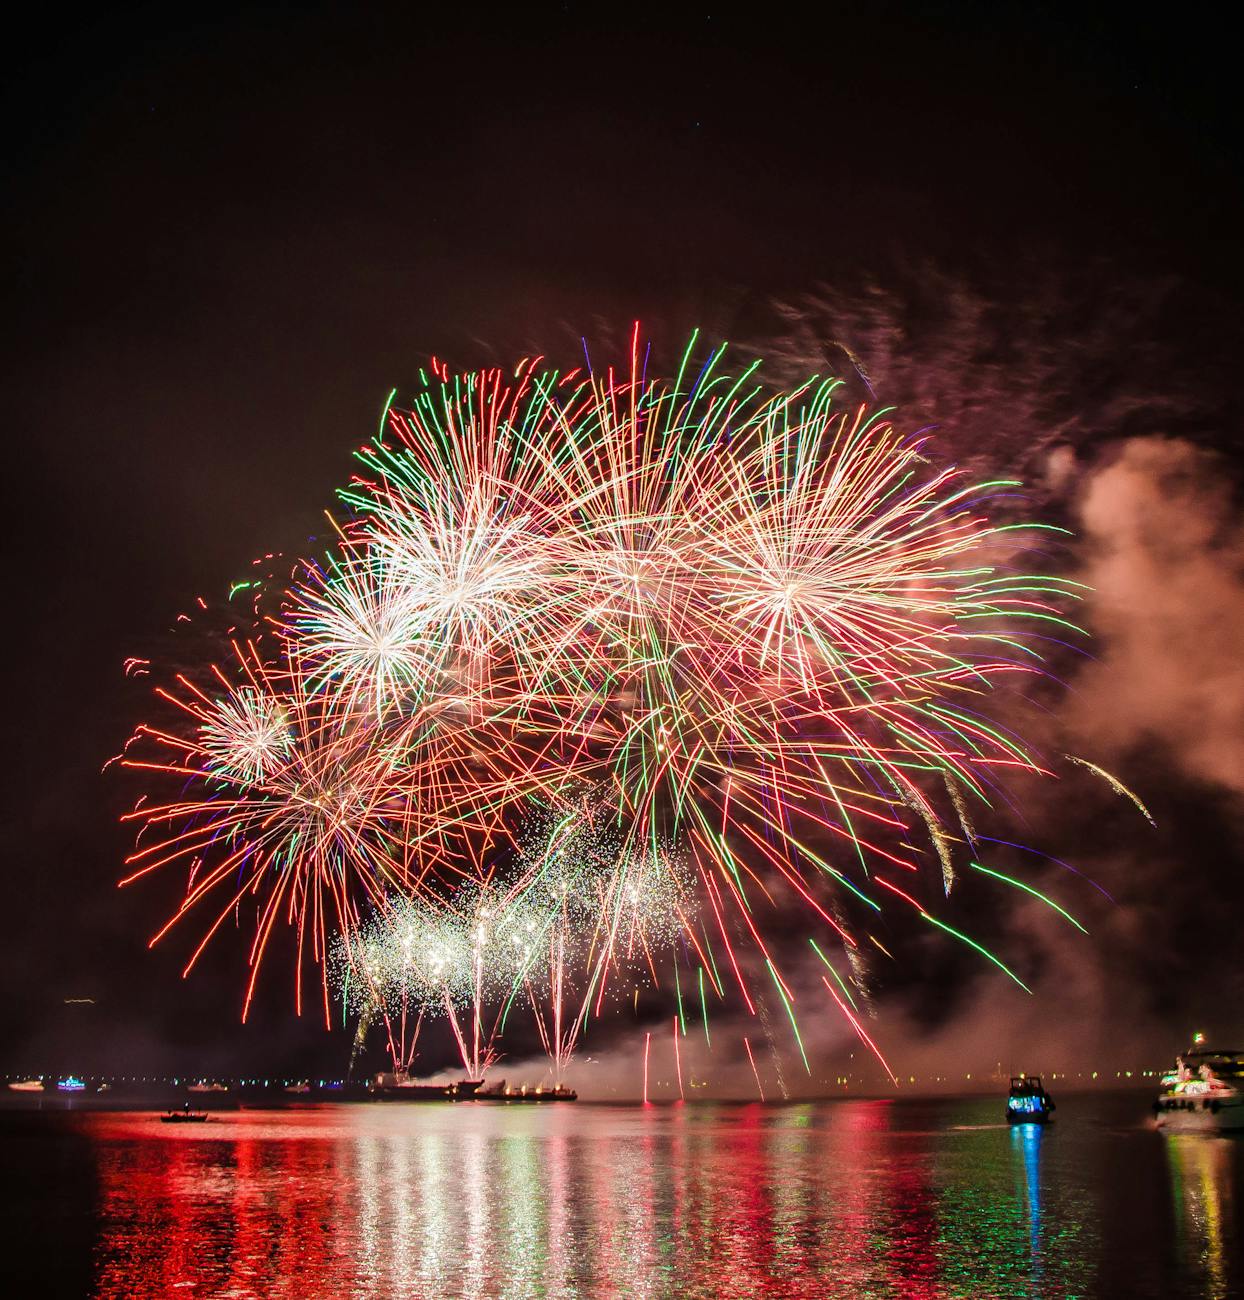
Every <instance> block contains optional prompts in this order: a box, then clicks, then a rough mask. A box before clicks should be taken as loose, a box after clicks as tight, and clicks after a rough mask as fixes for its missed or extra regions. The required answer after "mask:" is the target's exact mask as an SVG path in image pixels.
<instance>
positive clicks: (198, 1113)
mask: <svg viewBox="0 0 1244 1300" xmlns="http://www.w3.org/2000/svg"><path fill="white" fill-rule="evenodd" d="M160 1123H161V1124H206V1123H207V1111H205V1110H191V1109H190V1103H189V1102H187V1103H186V1106H185V1108H184V1109H183V1110H170V1111H169V1112H168V1113H167V1114H164V1115H161V1116H160Z"/></svg>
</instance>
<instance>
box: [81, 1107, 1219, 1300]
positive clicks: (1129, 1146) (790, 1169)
mask: <svg viewBox="0 0 1244 1300" xmlns="http://www.w3.org/2000/svg"><path fill="white" fill-rule="evenodd" d="M1114 1105H1115V1111H1111V1110H1110V1108H1109V1106H1108V1105H1107V1104H1106V1102H1105V1101H1103V1099H1100V1098H1083V1099H1077V1101H1075V1102H1073V1101H1072V1100H1071V1099H1068V1100H1067V1101H1065V1102H1064V1103H1063V1105H1061V1106H1060V1111H1059V1123H1057V1124H1056V1125H1054V1126H1053V1127H1052V1128H1051V1129H1050V1130H1048V1131H1047V1130H1042V1129H1041V1128H1038V1127H1035V1126H1027V1125H1024V1126H1016V1127H1014V1128H1010V1129H1008V1127H1007V1126H1006V1125H1005V1124H1002V1123H995V1122H993V1121H994V1119H995V1118H996V1117H997V1116H998V1114H1000V1112H1001V1103H1000V1102H998V1101H996V1100H972V1101H954V1102H949V1101H944V1102H894V1103H890V1102H884V1101H877V1102H867V1101H858V1102H835V1103H830V1104H825V1105H807V1106H787V1107H762V1106H759V1105H754V1106H733V1107H730V1106H711V1105H697V1106H688V1107H660V1108H655V1107H650V1108H648V1109H643V1108H640V1107H622V1106H589V1105H584V1104H582V1103H580V1104H579V1105H577V1106H548V1107H539V1108H536V1107H529V1108H518V1107H514V1108H504V1107H495V1106H487V1105H478V1104H466V1105H457V1106H448V1105H427V1106H400V1105H394V1106H387V1107H386V1106H338V1107H325V1108H322V1109H318V1108H311V1107H308V1108H305V1109H297V1110H290V1111H280V1112H265V1111H240V1112H234V1113H225V1114H220V1115H217V1116H214V1117H213V1120H212V1122H211V1123H210V1124H208V1125H204V1126H203V1127H202V1128H200V1127H198V1126H192V1127H171V1126H162V1125H160V1124H159V1123H158V1122H157V1121H156V1120H155V1119H154V1118H153V1117H151V1116H148V1115H128V1114H116V1115H89V1116H80V1117H78V1118H77V1119H76V1120H75V1121H74V1123H75V1124H76V1126H77V1127H78V1129H79V1131H80V1132H83V1133H85V1134H86V1135H87V1136H88V1137H89V1140H90V1143H91V1150H92V1153H93V1159H94V1163H95V1177H96V1179H97V1205H96V1239H95V1244H94V1248H93V1267H94V1276H95V1286H96V1288H97V1293H98V1294H100V1295H102V1296H107V1297H118V1298H120V1297H126V1298H128V1297H167V1296H194V1297H197V1296H259V1295H262V1296H274V1297H276V1296H297V1297H300V1298H307V1297H315V1296H334V1297H336V1296H341V1297H346V1296H386V1297H388V1296H458V1295H461V1296H504V1297H519V1296H546V1295H547V1296H611V1295H616V1296H718V1295H721V1296H739V1297H742V1296H818V1297H819V1296H902V1297H941V1296H972V1297H978V1296H979V1297H991V1296H999V1297H1001V1296H1051V1297H1053V1296H1057V1297H1062V1296H1073V1295H1129V1296H1133V1295H1136V1296H1142V1295H1159V1294H1160V1295H1163V1296H1169V1295H1210V1296H1215V1297H1217V1296H1228V1295H1231V1294H1235V1293H1236V1290H1235V1289H1233V1288H1238V1287H1239V1286H1240V1284H1241V1276H1240V1273H1239V1271H1238V1269H1239V1265H1238V1264H1236V1263H1235V1256H1236V1255H1237V1254H1238V1253H1239V1251H1238V1247H1239V1246H1240V1244H1241V1241H1242V1234H1241V1232H1240V1225H1239V1222H1238V1219H1237V1211H1236V1207H1235V1199H1234V1185H1235V1182H1236V1180H1237V1179H1238V1178H1239V1176H1240V1171H1241V1168H1242V1155H1244V1143H1240V1142H1232V1141H1231V1140H1229V1139H1214V1138H1208V1139H1207V1138H1198V1137H1186V1138H1176V1139H1173V1140H1172V1139H1170V1138H1169V1137H1165V1136H1163V1135H1161V1134H1158V1133H1155V1132H1152V1131H1150V1130H1149V1129H1147V1128H1146V1127H1145V1126H1144V1123H1143V1119H1142V1118H1141V1115H1142V1114H1143V1100H1139V1101H1138V1099H1137V1098H1135V1097H1132V1098H1130V1099H1127V1100H1126V1102H1123V1103H1120V1102H1119V1101H1118V1099H1115V1103H1114ZM1103 1106H1105V1107H1106V1109H1105V1110H1103V1109H1102V1107H1103ZM1077 1108H1079V1110H1080V1112H1081V1113H1079V1114H1078V1115H1077ZM1116 1112H1117V1113H1116ZM1233 1269H1234V1270H1236V1271H1235V1272H1233V1271H1232V1270H1233Z"/></svg>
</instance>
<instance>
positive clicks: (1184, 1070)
mask: <svg viewBox="0 0 1244 1300" xmlns="http://www.w3.org/2000/svg"><path fill="white" fill-rule="evenodd" d="M1242 1090H1244V1051H1228V1050H1225V1049H1224V1050H1221V1051H1219V1050H1211V1049H1209V1048H1198V1050H1196V1051H1193V1052H1185V1053H1184V1054H1183V1055H1182V1056H1177V1057H1176V1058H1175V1068H1174V1069H1173V1070H1172V1071H1171V1072H1170V1073H1169V1074H1167V1075H1164V1076H1163V1078H1162V1091H1161V1092H1160V1093H1158V1096H1157V1099H1156V1100H1155V1101H1154V1103H1153V1113H1154V1119H1155V1122H1156V1124H1157V1126H1158V1128H1162V1129H1168V1130H1169V1131H1170V1132H1172V1133H1231V1132H1238V1131H1240V1130H1244V1091H1242Z"/></svg>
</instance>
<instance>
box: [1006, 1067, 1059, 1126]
mask: <svg viewBox="0 0 1244 1300" xmlns="http://www.w3.org/2000/svg"><path fill="white" fill-rule="evenodd" d="M1054 1109H1055V1106H1054V1098H1053V1097H1051V1096H1050V1094H1049V1093H1048V1092H1046V1090H1045V1086H1044V1085H1043V1084H1042V1082H1041V1076H1040V1075H1039V1074H1016V1075H1013V1076H1012V1077H1011V1090H1010V1092H1009V1093H1008V1094H1007V1098H1006V1122H1007V1123H1008V1124H1048V1123H1049V1122H1050V1118H1051V1116H1052V1114H1053V1112H1054Z"/></svg>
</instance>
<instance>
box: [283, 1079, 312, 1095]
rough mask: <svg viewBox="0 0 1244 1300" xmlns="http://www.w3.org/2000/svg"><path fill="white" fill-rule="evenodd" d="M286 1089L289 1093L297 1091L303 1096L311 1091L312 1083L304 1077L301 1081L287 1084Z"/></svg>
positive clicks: (296, 1092)
mask: <svg viewBox="0 0 1244 1300" xmlns="http://www.w3.org/2000/svg"><path fill="white" fill-rule="evenodd" d="M285 1091H286V1092H289V1093H295V1094H297V1095H298V1096H303V1095H305V1094H306V1093H308V1092H310V1091H311V1085H310V1083H308V1082H307V1080H306V1079H304V1080H303V1081H302V1082H301V1083H290V1084H286V1086H285Z"/></svg>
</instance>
